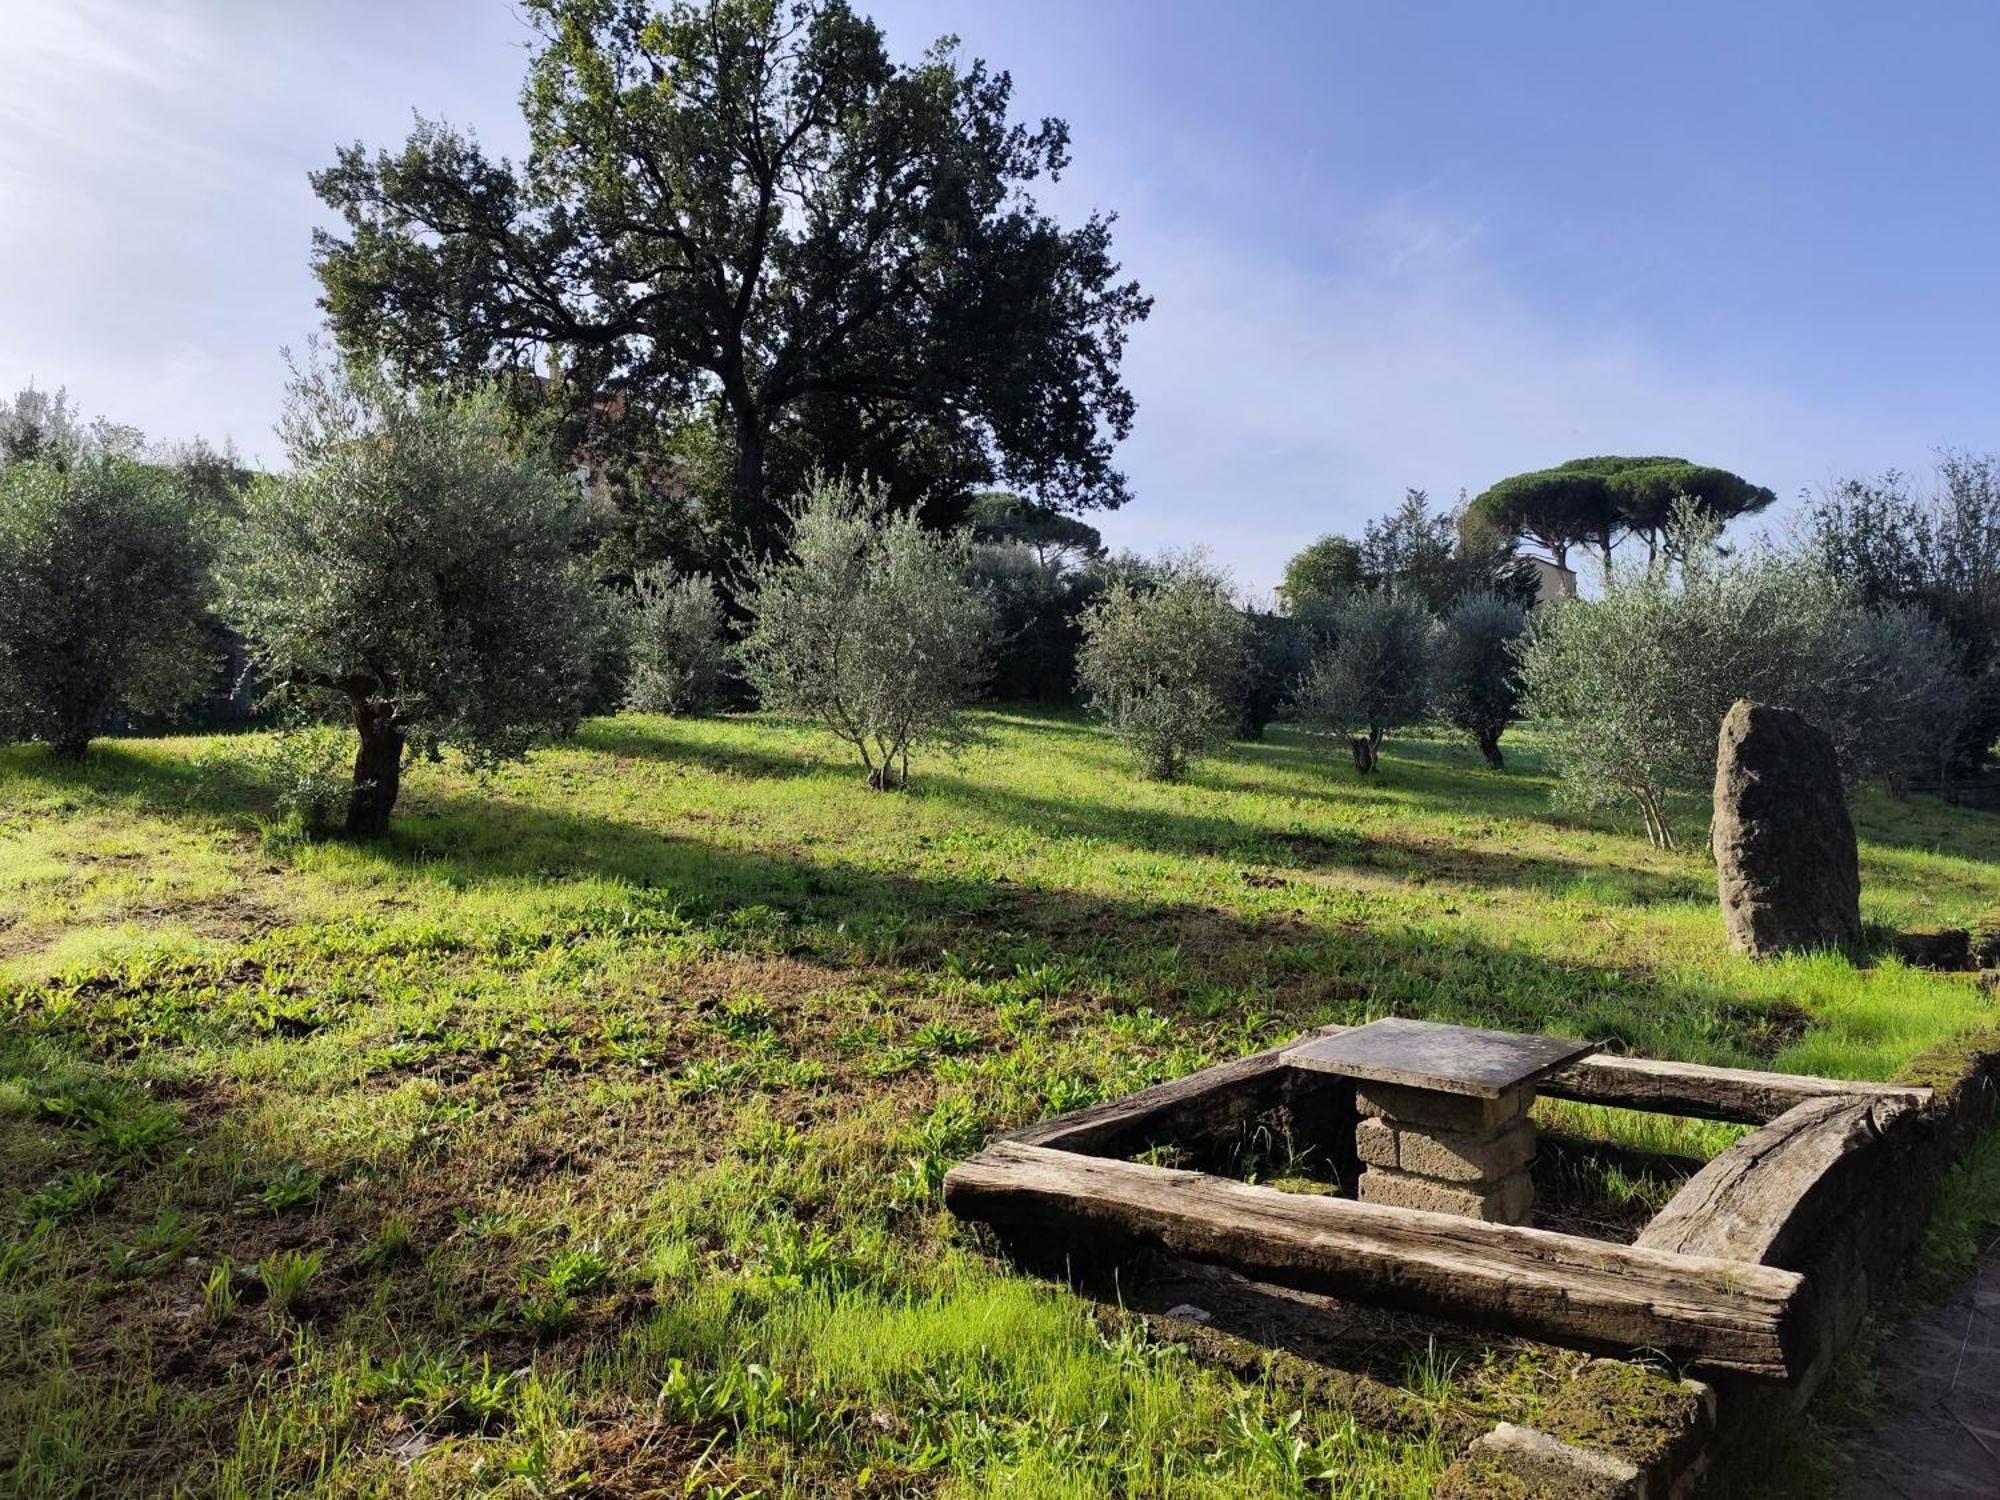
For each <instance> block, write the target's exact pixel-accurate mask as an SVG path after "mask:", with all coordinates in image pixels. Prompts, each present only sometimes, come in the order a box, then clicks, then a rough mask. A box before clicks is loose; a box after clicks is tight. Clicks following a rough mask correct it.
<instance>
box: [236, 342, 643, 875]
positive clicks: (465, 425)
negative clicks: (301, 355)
mask: <svg viewBox="0 0 2000 1500" xmlns="http://www.w3.org/2000/svg"><path fill="white" fill-rule="evenodd" d="M279 430H280V433H281V435H282V436H283V438H284V441H285V447H286V451H287V453H288V455H289V457H290V460H291V472H290V473H289V474H287V475H286V476H285V477H283V478H282V479H280V480H277V481H274V482H271V483H267V484H264V485H261V486H258V487H256V488H255V489H253V490H252V492H251V493H250V494H249V495H248V496H247V497H246V498H245V501H244V507H243V520H242V524H241V526H240V528H239V530H238V535H237V538H236V543H237V545H236V548H235V556H234V558H233V565H232V568H231V577H230V600H231V605H232V609H233V613H234V617H235V621H236V623H237V624H238V625H239V626H240V627H241V628H242V629H243V630H244V632H245V634H246V635H248V636H249V638H250V641H251V650H252V655H253V659H254V660H255V662H256V664H257V666H258V668H259V670H260V671H261V672H262V674H263V676H264V678H265V680H267V681H269V682H271V683H272V684H274V685H275V686H276V687H277V688H278V689H279V690H280V691H282V692H286V693H289V694H292V695H306V696H309V697H311V696H317V697H318V698H319V699H320V700H322V701H324V700H325V699H328V698H330V699H332V700H333V701H334V702H336V703H338V704H339V705H340V707H341V708H342V709H343V710H344V712H345V713H346V715H347V716H348V717H349V718H350V719H351V721H352V723H353V724H354V728H355V731H356V734H357V735H358V737H359V740H360V746H359V753H358V754H357V756H356V758H355V763H354V772H353V778H352V785H351V786H350V788H349V792H348V798H347V810H346V819H345V826H346V829H347V831H348V832H349V833H351V834H356V835H361V836H372V835H376V834H380V833H382V832H384V831H385V830H386V829H387V827H388V825H389V815H390V813H391V811H392V810H393V809H394V807H395V804H396V797H397V793H398V791H399V790H400V787H401V781H402V767H403V761H404V756H405V752H406V751H408V750H416V751H419V752H423V753H436V752H438V751H441V750H443V749H446V748H452V749H456V750H457V751H459V752H460V753H462V754H463V755H464V756H465V757H466V758H467V759H468V760H470V761H471V762H472V763H473V764H474V765H475V766H477V767H480V768H482V769H483V768H486V767H489V766H492V765H494V764H496V763H498V762H499V761H501V760H503V759H507V758H511V757H516V756H519V755H523V754H525V753H526V752H527V750H528V749H529V747H530V746H531V745H533V744H534V743H535V742H536V741H537V740H539V739H542V738H544V737H546V736H550V735H557V734H564V733H567V732H569V731H571V730H573V729H574V728H575V726H576V722H577V718H578V716H579V714H580V713H581V711H582V708H583V704H584V702H585V698H586V695H587V693H588V691H589V686H590V676H591V668H592V659H593V655H594V653H595V651H596V649H597V647H598V646H599V644H600V643H601V641H602V639H603V635H604V618H605V616H604V607H603V604H602V601H601V600H600V599H599V597H598V596H597V595H596V593H595V591H594V590H593V588H592V587H591V584H590V580H589V578H588V576H587V575H586V573H585V572H584V570H583V568H582V566H581V564H580V563H579V562H578V560H577V558H576V556H575V552H574V545H575V541H576V538H577V527H578V520H579V509H580V501H581V496H580V495H579V493H578V491H577V487H576V485H575V483H574V481H572V480H570V479H568V478H566V477H564V476H562V475H559V474H557V473H555V472H554V471H553V470H552V469H550V468H549V467H547V466H546V465H544V464H542V463H540V462H538V461H536V460H534V459H533V458H531V457H529V456H528V455H527V454H526V453H525V452H524V451H523V449H522V448H521V447H520V446H519V445H518V444H517V442H516V441H515V437H514V433H513V431H512V429H511V427H510V425H509V423H508V421H507V418H506V415H505V412H504V409H503V406H502V404H501V401H500V399H499V397H498V395H497V394H495V393H492V392H482V393H479V394H475V395H472V396H468V397H462V398H454V397H451V396H447V395H445V394H442V393H436V392H419V393H415V394H407V393H404V392H400V391H398V390H396V389H394V388H393V387H391V386H390V385H389V384H388V383H387V381H386V380H385V379H383V378H382V377H381V376H380V375H379V374H377V373H374V372H369V371H362V372H359V373H355V374H347V373H343V372H341V371H338V370H327V369H322V368H318V367H314V368H310V369H308V370H306V371H304V372H302V373H300V374H298V376H297V378H296V379H295V381H294V383H293V386H292V389H291V393H290V398H289V401H288V403H287V408H286V412H285V417H284V420H283V422H282V424H281V426H280V429H279Z"/></svg>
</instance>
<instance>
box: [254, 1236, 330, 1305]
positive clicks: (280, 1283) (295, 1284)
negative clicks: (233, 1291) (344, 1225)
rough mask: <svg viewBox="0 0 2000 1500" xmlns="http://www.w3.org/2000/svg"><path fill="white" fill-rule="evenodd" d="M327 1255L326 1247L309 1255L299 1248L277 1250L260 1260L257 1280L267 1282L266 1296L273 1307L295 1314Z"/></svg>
mask: <svg viewBox="0 0 2000 1500" xmlns="http://www.w3.org/2000/svg"><path fill="white" fill-rule="evenodd" d="M325 1257H326V1252H325V1251H323V1250H315V1251H313V1252H312V1253H311V1254H309V1255H308V1254H306V1253H305V1252H304V1251H300V1250H274V1251H272V1252H271V1253H270V1254H269V1255H266V1256H265V1257H264V1258H263V1260H261V1261H259V1262H258V1263H257V1266H256V1273H257V1279H258V1280H259V1281H261V1282H263V1283H264V1294H265V1298H266V1300H267V1301H268V1302H269V1303H270V1305H271V1306H272V1308H274V1309H275V1310H276V1311H278V1312H282V1313H287V1314H292V1315H296V1314H297V1313H298V1312H299V1310H300V1309H301V1308H302V1307H303V1306H304V1305H305V1300H306V1293H307V1292H308V1291H309V1290H310V1289H311V1287H312V1283H313V1278H314V1277H316V1276H317V1275H319V1268H320V1264H321V1262H322V1261H323V1260H324V1259H325Z"/></svg>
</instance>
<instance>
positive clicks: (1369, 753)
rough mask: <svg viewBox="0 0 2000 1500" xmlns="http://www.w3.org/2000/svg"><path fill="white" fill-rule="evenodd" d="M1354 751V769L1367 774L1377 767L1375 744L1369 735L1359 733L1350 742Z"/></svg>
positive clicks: (1349, 745)
mask: <svg viewBox="0 0 2000 1500" xmlns="http://www.w3.org/2000/svg"><path fill="white" fill-rule="evenodd" d="M1348 748H1349V749H1350V750H1352V751H1353V752H1354V769H1355V770H1357V771H1359V772H1361V773H1362V774H1363V775H1366V774H1367V773H1368V772H1370V771H1372V770H1374V769H1375V746H1374V744H1373V743H1372V742H1371V741H1370V739H1369V738H1368V736H1367V735H1365V734H1357V735H1356V736H1355V737H1354V738H1353V739H1352V740H1350V741H1349V742H1348Z"/></svg>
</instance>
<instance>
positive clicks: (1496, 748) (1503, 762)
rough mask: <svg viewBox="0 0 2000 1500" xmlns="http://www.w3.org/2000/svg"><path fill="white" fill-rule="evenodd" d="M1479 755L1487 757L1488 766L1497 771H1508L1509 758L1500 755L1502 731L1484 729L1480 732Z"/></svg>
mask: <svg viewBox="0 0 2000 1500" xmlns="http://www.w3.org/2000/svg"><path fill="white" fill-rule="evenodd" d="M1478 739H1479V753H1480V754H1481V755H1483V756H1485V757H1486V764H1487V765H1489V766H1491V767H1492V768H1493V769H1494V770H1496V771H1504V770H1506V769H1507V757H1506V756H1504V755H1502V754H1501V753H1500V731H1499V730H1497V729H1482V730H1480V731H1479V735H1478Z"/></svg>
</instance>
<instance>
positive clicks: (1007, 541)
mask: <svg viewBox="0 0 2000 1500" xmlns="http://www.w3.org/2000/svg"><path fill="white" fill-rule="evenodd" d="M965 520H966V524H967V525H968V526H970V527H971V528H972V536H973V540H975V541H978V542H985V543H988V544H990V545H995V546H1006V545H1013V546H1019V547H1025V548H1027V549H1028V550H1029V551H1030V552H1032V553H1034V555H1035V561H1036V562H1037V563H1039V564H1040V565H1041V566H1042V567H1044V568H1054V569H1064V568H1071V569H1075V568H1083V567H1086V566H1088V565H1089V564H1091V563H1095V562H1098V561H1100V560H1101V559H1102V558H1103V556H1104V538H1103V536H1101V535H1100V534H1099V533H1098V530H1097V528H1096V527H1095V526H1092V525H1090V524H1089V523H1088V522H1086V521H1079V520H1078V519H1077V518H1076V517H1075V516H1066V515H1064V514H1063V513H1062V512H1061V511H1059V510H1054V509H1051V508H1050V507H1049V506H1046V505H1037V504H1035V503H1034V502H1033V501H1032V500H1023V499H1022V498H1021V497H1020V496H1019V495H1010V494H1008V493H1007V492H1006V491H1005V490H987V491H985V492H984V493H983V494H978V495H974V496H973V497H972V503H971V505H970V506H968V507H967V510H966V517H965Z"/></svg>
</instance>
